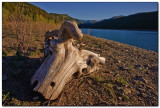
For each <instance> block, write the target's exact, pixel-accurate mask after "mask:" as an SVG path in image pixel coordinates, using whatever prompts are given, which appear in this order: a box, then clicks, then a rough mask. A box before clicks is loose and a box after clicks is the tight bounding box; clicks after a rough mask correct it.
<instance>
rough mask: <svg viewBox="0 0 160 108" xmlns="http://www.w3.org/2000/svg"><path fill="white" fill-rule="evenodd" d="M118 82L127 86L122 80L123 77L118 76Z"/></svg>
mask: <svg viewBox="0 0 160 108" xmlns="http://www.w3.org/2000/svg"><path fill="white" fill-rule="evenodd" d="M118 82H119V83H120V84H122V85H127V84H128V83H127V81H125V80H124V79H123V77H120V76H118Z"/></svg>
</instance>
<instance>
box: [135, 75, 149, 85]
mask: <svg viewBox="0 0 160 108" xmlns="http://www.w3.org/2000/svg"><path fill="white" fill-rule="evenodd" d="M136 80H139V81H142V82H143V83H145V84H147V83H148V81H147V80H146V79H144V78H143V77H142V76H136Z"/></svg>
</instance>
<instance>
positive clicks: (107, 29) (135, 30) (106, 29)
mask: <svg viewBox="0 0 160 108" xmlns="http://www.w3.org/2000/svg"><path fill="white" fill-rule="evenodd" d="M80 29H101V30H127V31H154V32H158V30H152V29H151V30H149V29H109V28H108V29H104V28H80Z"/></svg>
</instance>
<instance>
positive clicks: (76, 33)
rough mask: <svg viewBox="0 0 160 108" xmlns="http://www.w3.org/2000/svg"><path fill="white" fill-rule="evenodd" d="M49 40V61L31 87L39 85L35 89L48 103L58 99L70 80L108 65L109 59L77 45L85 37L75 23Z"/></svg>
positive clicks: (69, 22)
mask: <svg viewBox="0 0 160 108" xmlns="http://www.w3.org/2000/svg"><path fill="white" fill-rule="evenodd" d="M53 35H56V36H53ZM45 36H46V39H45V59H44V61H43V63H42V64H41V66H40V67H39V68H38V70H37V71H36V72H35V74H34V75H33V77H32V79H31V84H32V85H33V84H35V83H36V86H35V88H33V89H34V90H35V91H38V92H39V93H41V94H42V95H43V96H44V97H45V98H46V99H50V100H54V99H56V98H57V97H58V96H59V94H60V93H61V91H62V89H63V87H64V85H65V84H66V83H67V82H68V81H69V80H71V79H72V78H74V77H79V76H81V75H83V74H90V73H92V72H94V71H96V70H98V69H99V65H101V64H104V63H105V58H103V57H100V55H99V54H95V53H93V52H91V51H88V50H83V49H82V50H80V49H78V48H77V47H75V46H74V45H73V39H75V40H79V39H80V38H82V37H83V34H82V32H81V30H80V29H79V28H78V26H77V24H76V22H75V21H65V22H64V23H63V24H62V26H61V28H60V30H53V31H50V32H47V33H46V35H45ZM51 37H52V38H51ZM50 38H51V39H50Z"/></svg>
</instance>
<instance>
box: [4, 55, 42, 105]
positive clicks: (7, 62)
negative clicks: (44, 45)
mask: <svg viewBox="0 0 160 108" xmlns="http://www.w3.org/2000/svg"><path fill="white" fill-rule="evenodd" d="M41 63H42V58H29V57H26V56H5V57H2V92H3V93H2V94H3V95H5V94H7V93H9V98H15V99H18V100H20V101H33V100H34V97H36V96H38V97H39V99H38V100H40V101H42V102H43V101H45V99H44V98H43V96H42V95H41V94H39V93H38V92H35V91H33V87H32V86H31V83H30V80H31V78H32V76H33V74H34V73H35V72H36V70H37V69H38V67H39V66H40V64H41ZM6 100H7V99H6ZM6 100H5V99H4V96H3V105H4V102H6ZM5 105H7V103H5Z"/></svg>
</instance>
